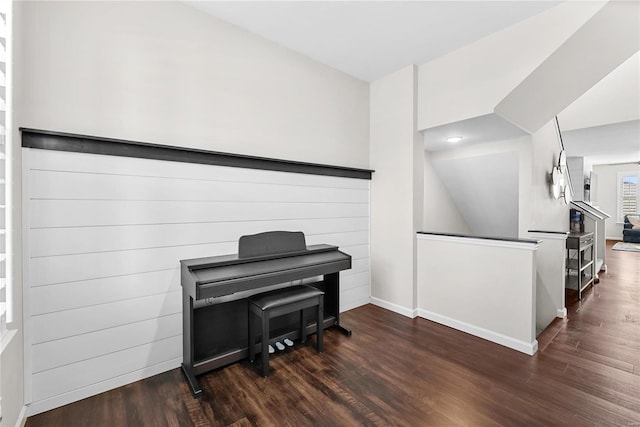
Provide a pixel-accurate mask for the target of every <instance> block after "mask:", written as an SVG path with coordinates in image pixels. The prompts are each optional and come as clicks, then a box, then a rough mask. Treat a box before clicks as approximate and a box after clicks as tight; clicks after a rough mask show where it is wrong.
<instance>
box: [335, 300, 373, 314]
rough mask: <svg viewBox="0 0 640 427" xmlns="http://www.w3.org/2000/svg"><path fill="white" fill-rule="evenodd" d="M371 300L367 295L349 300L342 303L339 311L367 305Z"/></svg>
mask: <svg viewBox="0 0 640 427" xmlns="http://www.w3.org/2000/svg"><path fill="white" fill-rule="evenodd" d="M370 302H371V300H370V298H369V297H366V298H361V299H359V300H355V301H351V302H350V303H348V304H345V305H343V306H342V307H341V308H340V313H344V312H345V311H349V310H353V309H354V308H358V307H362V306H363V305H367V304H369V303H370Z"/></svg>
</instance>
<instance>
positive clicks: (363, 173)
mask: <svg viewBox="0 0 640 427" xmlns="http://www.w3.org/2000/svg"><path fill="white" fill-rule="evenodd" d="M20 131H21V132H22V146H23V147H26V148H37V149H41V150H56V151H73V152H78V153H91V154H102V155H107V156H122V157H136V158H141V159H154V160H167V161H171V162H184V163H199V164H206V165H216V166H229V167H236V168H248V169H263V170H273V171H279V172H293V173H303V174H310V175H326V176H338V177H343V178H356V179H371V174H372V173H373V171H372V170H369V169H357V168H349V167H344V166H333V165H323V164H317V163H305V162H296V161H292V160H281V159H272V158H268V157H257V156H247V155H242V154H231V153H222V152H218V151H208V150H201V149H197V148H187V147H176V146H172V145H161V144H152V143H148V142H138V141H127V140H122V139H113V138H102V137H97V136H88V135H76V134H71V133H63V132H53V131H46V130H38V129H29V128H20Z"/></svg>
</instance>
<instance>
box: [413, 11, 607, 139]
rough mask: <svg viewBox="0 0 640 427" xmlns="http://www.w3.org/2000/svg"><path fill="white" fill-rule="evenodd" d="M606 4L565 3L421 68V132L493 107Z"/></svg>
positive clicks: (490, 111)
mask: <svg viewBox="0 0 640 427" xmlns="http://www.w3.org/2000/svg"><path fill="white" fill-rule="evenodd" d="M604 4H605V2H564V3H562V4H560V5H558V6H556V7H553V8H551V9H549V10H547V11H545V12H542V13H540V14H538V15H536V16H533V17H531V18H529V19H527V20H525V21H523V22H520V23H518V24H515V25H513V26H511V27H508V28H506V29H504V30H502V31H499V32H497V33H494V34H491V35H489V36H487V37H485V38H483V39H480V40H479V41H477V42H475V43H472V44H470V45H468V46H465V47H463V48H461V49H458V50H456V51H454V52H451V53H449V54H447V55H444V56H442V57H440V58H437V59H435V60H433V61H430V62H427V63H425V64H422V65H420V67H419V92H418V94H419V102H418V129H419V130H422V129H428V128H431V127H434V126H438V125H442V124H445V123H451V122H457V121H459V120H464V119H468V118H471V117H477V116H481V115H485V114H489V113H493V111H494V107H495V106H496V105H497V104H498V103H499V102H500V101H501V100H502V99H503V98H504V97H505V96H507V95H508V94H509V93H510V92H511V91H512V90H513V89H514V88H515V87H516V86H517V85H518V84H520V82H522V81H523V80H524V79H525V78H526V77H527V76H528V75H529V74H530V73H531V72H532V71H533V70H534V69H535V68H536V67H537V66H538V65H540V64H541V63H542V62H543V61H544V60H545V59H547V58H548V57H549V55H550V54H551V53H552V52H553V51H555V50H556V49H557V48H558V47H559V46H560V45H561V44H562V43H563V42H564V41H565V40H567V39H568V38H569V37H570V36H571V35H572V34H573V33H574V32H575V31H576V30H577V29H578V28H580V26H582V25H583V24H584V23H585V22H586V21H587V20H588V19H589V18H591V17H592V16H593V15H594V14H595V13H596V12H597V11H598V10H599V9H600V8H601V7H602V6H603V5H604Z"/></svg>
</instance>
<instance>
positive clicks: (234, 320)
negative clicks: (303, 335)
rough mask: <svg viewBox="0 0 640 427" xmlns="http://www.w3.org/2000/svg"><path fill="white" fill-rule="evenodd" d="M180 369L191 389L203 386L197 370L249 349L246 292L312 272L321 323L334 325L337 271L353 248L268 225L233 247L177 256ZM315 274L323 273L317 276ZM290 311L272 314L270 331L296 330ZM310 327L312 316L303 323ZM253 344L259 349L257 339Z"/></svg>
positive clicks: (293, 334) (280, 334)
mask: <svg viewBox="0 0 640 427" xmlns="http://www.w3.org/2000/svg"><path fill="white" fill-rule="evenodd" d="M180 264H181V282H182V319H183V321H182V330H183V363H182V369H183V371H184V373H185V376H186V378H187V380H188V382H189V385H190V387H191V391H192V392H193V394H194V395H195V396H199V395H200V394H201V393H202V389H201V388H200V385H199V384H198V381H197V379H196V376H197V375H200V374H203V373H205V372H208V371H210V370H212V369H216V368H219V367H222V366H224V365H228V364H230V363H233V362H236V361H239V360H242V359H244V358H246V357H247V356H248V342H247V341H248V332H247V319H248V313H247V298H248V297H249V296H251V295H253V294H256V293H258V292H262V291H265V290H269V289H272V288H277V287H284V286H290V285H291V284H292V283H293V284H297V283H298V282H299V281H301V280H303V279H309V278H316V277H317V278H318V280H316V281H313V282H312V283H308V282H307V281H305V283H306V284H308V285H310V286H315V287H317V288H319V289H321V290H322V291H324V292H325V298H324V328H329V327H336V328H338V329H340V330H341V331H342V332H343V333H345V334H347V335H351V331H350V330H348V329H345V328H344V327H342V326H341V325H340V299H339V295H340V289H339V282H340V275H339V272H340V271H342V270H347V269H350V268H351V256H350V255H348V254H345V253H344V252H341V251H339V250H338V247H337V246H330V245H311V246H307V245H306V242H305V237H304V234H303V233H302V232H289V231H270V232H266V233H260V234H255V235H250V236H242V237H241V238H240V240H239V242H238V253H237V254H233V255H223V256H215V257H207V258H195V259H187V260H181V261H180ZM320 277H321V278H320ZM297 322H299V316H297V315H296V314H295V313H292V315H289V316H282V317H279V318H276V319H273V321H272V322H271V334H270V335H271V337H272V338H273V337H276V338H278V339H279V340H284V339H285V338H289V339H291V340H294V339H297V338H299V333H300V332H299V326H298V323H297ZM307 328H308V332H309V333H313V331H315V324H312V325H308V327H307ZM254 345H256V351H257V352H258V351H259V349H258V346H259V343H254Z"/></svg>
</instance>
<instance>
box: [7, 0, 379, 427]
mask: <svg viewBox="0 0 640 427" xmlns="http://www.w3.org/2000/svg"><path fill="white" fill-rule="evenodd" d="M17 4H19V7H17V9H18V8H19V9H21V10H22V12H23V13H22V14H19V17H18V19H17V23H16V29H17V30H19V33H18V38H21V40H20V41H21V48H20V52H19V55H18V56H17V57H16V59H15V61H16V72H15V75H16V91H15V94H16V109H17V114H16V122H15V126H16V128H17V127H18V126H23V127H31V128H39V129H47V130H54V131H63V132H72V133H80V134H88V135H97V136H104V137H113V138H123V139H131V140H138V141H147V142H155V143H163V144H169V145H176V146H188V147H195V148H204V149H208V150H216V151H223V152H232V153H240V154H248V155H257V156H266V157H275V158H282V159H291V160H299V161H306V162H312V163H326V164H337V165H344V166H352V167H361V168H368V167H369V147H368V145H369V85H368V84H367V83H365V82H362V81H359V80H357V79H354V78H352V77H350V76H347V75H345V74H343V73H341V72H338V71H336V70H334V69H331V68H329V67H326V66H324V65H321V64H319V63H317V62H314V61H312V60H310V59H308V58H305V57H303V56H301V55H299V54H297V53H294V52H292V51H290V50H288V49H285V48H283V47H280V46H277V45H275V44H273V43H270V42H268V41H266V40H264V39H262V38H260V37H258V36H255V35H252V34H249V33H247V32H244V31H242V30H240V29H238V28H236V27H234V26H232V25H229V24H227V23H224V22H222V21H219V20H216V19H215V18H213V17H211V16H209V15H206V14H204V13H202V12H200V11H197V10H195V9H193V8H191V7H189V6H187V5H184V4H182V3H181V2H55V3H53V2H44V1H43V2H24V3H22V2H19V3H17ZM16 136H17V134H16ZM15 144H16V145H17V146H16V148H15V149H14V153H16V158H15V159H14V162H15V164H17V165H20V164H21V150H20V148H19V146H20V139H19V138H16V139H15ZM120 162H124V160H123V159H118V164H120ZM16 171H17V174H16V176H14V184H13V188H14V196H15V197H14V209H15V217H16V218H17V221H16V222H15V223H14V226H15V229H14V233H15V236H16V239H15V240H14V247H13V250H14V254H18V256H17V257H15V258H16V270H15V271H16V283H17V284H18V286H17V287H18V289H17V292H16V301H15V302H16V306H17V307H18V310H17V313H16V314H17V316H19V317H20V316H21V315H22V313H21V310H20V309H19V307H22V305H23V303H24V305H25V307H29V309H32V308H33V309H35V308H37V307H39V306H38V304H40V303H41V302H42V301H43V296H42V294H37V295H39V296H34V297H33V299H29V298H27V297H26V296H25V298H26V299H25V300H24V301H23V300H22V290H21V286H20V284H21V282H22V278H21V274H20V271H21V259H20V255H19V254H21V253H22V241H21V239H20V233H21V227H22V226H21V218H22V216H23V213H22V211H21V202H20V200H21V197H22V195H21V177H22V175H21V171H20V168H19V167H17V168H16ZM56 176H59V175H56ZM296 180H297V179H296ZM73 181H74V180H71V182H73ZM52 182H53V181H52ZM65 185H66V183H65ZM367 185H368V183H367ZM52 190H55V191H60V190H64V188H61V187H55V188H52ZM34 203H35V205H37V207H38V209H39V208H42V207H43V206H45V205H48V202H34ZM79 203H80V202H79ZM123 203H124V205H127V204H128V203H130V202H123ZM160 204H162V203H160ZM98 205H99V203H96V204H95V205H94V208H92V209H95V208H96V207H97V206H98ZM49 207H51V208H52V209H54V210H55V211H56V212H58V213H57V215H58V216H56V218H58V220H64V218H66V217H68V215H67V213H66V211H65V210H60V207H59V206H58V207H55V206H45V208H46V209H49ZM352 207H353V206H352ZM147 208H149V206H146V207H145V209H147ZM89 210H90V209H89ZM325 210H326V209H325ZM366 210H367V213H368V209H366ZM36 211H37V212H42V210H37V209H36ZM52 212H53V211H52ZM101 212H102V211H101ZM101 212H89V214H90V215H93V213H95V214H96V218H99V214H100V213H101ZM105 212H106V211H105ZM154 212H155V213H154ZM158 212H160V211H155V210H153V209H151V210H149V209H147V210H136V211H135V212H133V211H129V212H126V215H134V216H135V217H136V219H138V220H140V221H141V222H143V223H145V221H149V220H151V219H153V215H157V214H158ZM112 213H114V212H112ZM267 213H268V212H267ZM255 214H256V215H259V216H263V215H264V214H265V212H263V211H260V210H258V211H256V212H255ZM24 215H25V216H24V217H25V220H27V219H28V217H27V216H26V215H27V213H26V212H25V213H24ZM126 215H125V216H126ZM125 216H123V217H122V218H124V217H125ZM38 218H40V217H38ZM42 219H43V220H47V219H46V218H42ZM94 225H95V224H94ZM283 226H284V225H283ZM291 226H293V224H292V225H291ZM16 230H17V232H16ZM87 230H89V229H87ZM343 231H344V230H337V229H336V231H335V233H334V236H333V237H327V239H332V238H335V239H334V240H335V241H336V242H338V241H340V240H341V239H343V237H340V236H338V235H339V234H340V233H342V232H343ZM49 232H50V233H54V234H55V233H60V232H61V231H60V230H58V229H55V230H54V229H51V231H49ZM70 232H71V231H70ZM42 233H44V232H43V231H42V230H38V231H35V233H34V236H33V237H34V239H40V240H38V242H40V243H42V242H43V241H44V242H49V243H50V242H51V240H48V239H49V238H46V237H45V238H44V240H43V239H41V237H39V236H42ZM149 233H151V234H153V233H152V230H151V231H149ZM336 233H337V234H336ZM358 233H360V234H362V230H360V231H359V232H358ZM358 233H355V234H358ZM195 234H196V236H194V234H193V233H190V234H187V235H185V237H187V238H192V237H193V238H194V239H195V238H196V237H198V236H197V234H198V233H195ZM352 234H353V233H352ZM360 234H358V235H360ZM118 236H119V235H114V239H115V240H114V239H111V240H109V242H111V243H113V244H116V243H118V244H123V245H125V246H126V245H129V244H130V243H131V242H130V241H129V240H127V238H124V237H122V239H120V238H119V237H118ZM85 237H86V235H85ZM116 237H118V238H116ZM313 238H314V237H313V236H312V239H310V240H312V241H313ZM318 239H321V240H325V239H324V238H321V237H318ZM73 242H74V241H73V240H70V241H65V240H64V239H63V240H62V241H59V242H58V243H56V244H54V245H50V244H48V245H44V246H42V245H40V243H38V244H37V245H35V246H34V245H32V246H31V249H33V248H39V249H38V250H42V251H44V252H40V253H39V254H38V255H36V258H34V259H35V261H34V265H32V267H33V268H34V270H33V274H32V278H36V279H37V280H40V279H42V280H44V281H46V280H48V279H46V275H44V276H43V275H42V274H44V273H43V272H44V271H46V272H47V274H49V273H51V274H54V273H55V274H57V275H58V276H56V277H58V279H60V280H61V281H63V282H64V281H66V280H68V279H69V277H68V276H65V274H68V273H65V271H64V270H65V267H62V266H61V265H62V264H56V262H54V261H53V260H56V259H58V258H59V259H60V260H66V261H65V262H70V260H71V259H72V258H73V257H76V258H78V259H79V260H81V261H80V262H81V265H82V269H81V272H82V274H85V276H86V277H85V276H83V277H82V278H79V279H78V280H80V279H81V280H83V281H85V280H93V279H95V278H96V277H98V276H100V274H103V273H104V272H103V270H104V268H106V264H105V265H102V263H98V262H97V261H96V259H93V260H91V259H90V258H91V255H87V254H85V252H86V251H89V252H91V251H92V250H96V248H91V247H82V248H70V247H68V244H69V243H73ZM194 243H196V242H195V241H191V242H187V241H185V242H182V244H185V245H189V244H194ZM104 244H105V245H107V246H108V242H105V243H104ZM65 245H66V246H65ZM192 247H193V246H192ZM206 247H209V246H206V245H205V246H200V248H206ZM222 247H224V248H225V249H228V250H231V252H233V251H234V250H235V248H231V246H230V245H229V244H227V246H224V245H222V246H220V248H222ZM65 248H66V249H65ZM217 248H218V247H217ZM62 249H64V250H67V252H64V253H59V252H56V250H58V251H60V250H62ZM121 249H126V250H134V251H137V252H136V253H139V252H140V251H139V250H136V249H135V245H134V247H133V248H132V247H129V246H127V247H126V248H121ZM210 249H212V250H213V248H210ZM218 249H219V248H218ZM100 250H107V251H113V250H114V247H110V248H102V249H100ZM154 251H155V252H158V251H160V252H162V250H161V249H153V250H151V252H149V253H147V254H146V255H141V256H142V258H139V257H138V258H135V259H134V258H131V260H123V259H120V260H119V261H118V260H115V259H114V260H112V261H116V263H117V262H120V261H121V262H122V264H121V266H122V267H126V268H128V269H134V270H135V268H137V267H136V263H140V265H141V266H142V265H145V264H144V263H149V262H151V263H157V262H161V260H162V259H165V261H166V260H168V259H169V258H162V257H160V258H157V257H156V256H155V255H158V254H153V253H152V252H154ZM366 252H367V251H366V250H365V251H364V252H363V253H362V255H363V256H364V253H366ZM74 253H77V255H72V254H74ZM109 253H111V255H109V256H110V257H113V256H116V255H114V254H117V253H116V252H109ZM201 253H202V254H204V252H201ZM94 256H95V255H94ZM105 256H107V255H105ZM163 256H165V257H167V256H168V257H173V258H172V259H174V260H177V259H178V258H177V256H178V254H177V253H176V254H173V255H171V254H169V253H166V254H164V255H163ZM69 257H71V258H69ZM85 260H87V262H86V264H85V263H84V261H85ZM134 261H135V262H134ZM61 262H62V261H61ZM362 262H363V261H359V263H362ZM360 266H361V267H363V266H362V265H360ZM363 268H364V267H363ZM132 271H133V270H132ZM354 271H355V270H354ZM97 273H100V274H97ZM361 273H362V272H361ZM60 274H62V275H63V276H59V275H60ZM96 274H97V276H96ZM354 277H355V276H354ZM45 279H46V280H45ZM169 279H170V277H169V276H167V277H165V280H164V281H159V282H158V286H163V285H166V286H173V288H171V289H173V291H170V290H169V288H167V289H166V291H167V292H173V293H172V294H171V295H172V296H171V297H168V298H167V299H166V301H165V302H166V305H164V306H163V307H165V308H163V309H168V310H170V309H171V307H173V306H172V305H171V304H175V301H176V296H177V295H178V292H175V291H176V289H177V288H175V286H176V282H172V281H170V280H169ZM167 280H169V281H167ZM354 280H355V279H354ZM28 284H29V283H27V285H28ZM38 284H44V282H42V283H40V282H38ZM60 286H62V287H64V286H63V285H60ZM68 286H71V285H68ZM178 286H179V285H178ZM367 286H368V285H367ZM45 289H47V286H44V287H42V288H41V289H39V290H38V291H39V292H44V290H45ZM29 292H30V291H29ZM162 292H164V290H163V291H162ZM346 292H347V293H348V292H351V293H352V299H349V296H348V295H345V297H344V300H343V303H345V304H346V305H343V307H342V308H343V309H345V308H349V306H350V305H349V304H350V303H349V301H351V304H352V305H351V306H353V304H354V301H365V300H366V299H362V300H359V299H358V298H359V296H364V294H362V292H364V291H362V289H358V290H354V289H346ZM367 293H368V289H367ZM27 295H28V294H27ZM61 295H62V294H61ZM98 297H99V298H102V297H104V298H107V300H109V298H111V296H109V294H106V295H102V294H101V295H99V296H98ZM367 297H368V294H367ZM141 298H142V299H144V298H147V299H148V298H149V297H141ZM156 299H157V298H156ZM109 301H111V300H109ZM68 302H69V301H67V302H65V301H61V300H60V299H55V300H52V303H56V304H62V305H61V306H60V307H61V308H60V307H59V308H60V309H61V310H63V309H64V310H67V309H72V311H73V310H86V309H80V308H77V309H75V308H72V307H70V306H68ZM86 302H87V301H86V300H83V299H80V300H79V304H83V303H86ZM99 302H100V301H99ZM103 302H104V303H105V304H106V305H105V307H111V306H110V305H109V304H112V305H113V304H115V302H108V301H106V300H105V301H101V302H100V303H103ZM156 302H157V303H160V301H156ZM65 304H66V305H65ZM150 304H151V302H150ZM113 307H115V306H113ZM154 307H155V308H154ZM156 308H158V307H156V306H154V305H153V304H152V305H151V306H150V308H149V309H150V310H155V309H156ZM170 311H171V310H170ZM67 312H68V311H67ZM67 312H64V311H63V312H62V313H67ZM76 312H77V311H76ZM51 315H52V316H54V315H53V314H51ZM65 315H66V314H65ZM42 316H44V317H42ZM46 316H48V315H47V314H45V313H44V312H43V313H42V314H41V319H44V318H45V317H46ZM59 316H62V317H60V318H59V319H63V318H64V316H63V315H62V314H60V315H59ZM72 320H73V318H72ZM62 323H66V321H65V322H62ZM51 324H52V325H53V324H57V325H60V324H59V323H53V322H52V323H51ZM152 326H153V325H152ZM17 327H18V328H19V329H20V331H19V339H14V341H13V343H12V345H17V346H18V350H19V351H17V353H16V354H17V356H16V357H12V359H11V360H10V361H9V363H6V362H5V360H4V355H3V365H2V369H3V371H5V370H8V371H10V372H12V375H13V373H15V375H16V376H17V377H20V376H21V374H22V361H21V359H22V351H21V348H22V336H21V333H22V331H21V325H20V322H18V325H17ZM67 327H71V326H70V325H67ZM79 327H84V325H82V322H80V325H79ZM50 332H51V333H53V332H55V331H50ZM61 333H62V332H61ZM64 333H66V332H64ZM124 336H127V337H130V335H124ZM31 338H33V336H32V337H31ZM31 338H26V339H28V340H30V339H31ZM56 339H59V341H58V342H60V343H62V342H63V341H64V339H65V338H63V337H62V336H59V337H57V338H56ZM167 340H169V341H171V340H173V341H178V340H179V338H177V337H175V336H174V337H170V338H167ZM173 341H171V344H170V345H169V347H168V348H167V356H166V357H168V358H169V359H166V357H165V359H163V360H165V361H167V363H168V365H167V366H171V367H173V366H174V365H175V364H176V363H177V361H178V359H177V357H178V356H179V354H178V353H176V348H175V347H174V345H175V342H173ZM167 342H168V341H167ZM32 344H33V341H29V343H28V346H29V347H30V346H31V345H32ZM153 351H154V353H153V354H154V355H155V356H157V355H158V354H159V353H158V352H159V351H161V350H160V349H155V350H153ZM7 354H13V353H7ZM39 354H43V353H42V351H41V352H40V353H39ZM155 356H154V357H155ZM116 357H118V356H116ZM136 357H138V359H135V360H133V361H132V362H131V363H134V364H135V363H138V361H139V360H140V359H139V358H140V357H144V352H143V353H139V354H138V356H136ZM40 359H41V358H40ZM40 359H38V360H40ZM56 360H57V359H56ZM95 360H99V359H95ZM54 362H55V363H60V361H59V360H57V361H53V362H52V363H54ZM76 362H78V361H73V363H76ZM26 363H27V364H30V363H31V358H30V356H29V355H27V357H26ZM38 363H40V362H38ZM78 363H79V362H78ZM149 363H151V362H149ZM162 363H164V362H162ZM70 366H75V365H70ZM78 366H80V365H78ZM83 366H84V365H83ZM104 366H106V367H107V368H105V369H106V371H109V370H112V369H115V368H114V367H113V366H111V365H110V364H109V363H106V364H105V365H104ZM176 366H177V365H176ZM49 368H51V371H43V372H54V373H56V374H55V375H58V376H57V377H56V376H55V375H54V376H51V377H50V378H49V379H46V380H43V379H42V378H45V377H46V376H47V375H49V374H45V373H43V374H40V375H39V377H38V378H40V379H37V380H35V384H36V387H33V388H32V387H31V385H30V384H31V383H30V382H31V380H32V378H31V377H30V376H28V383H29V384H27V387H28V388H29V390H28V391H27V394H28V395H33V396H34V397H35V398H36V399H40V403H41V404H40V405H39V406H38V408H39V409H38V408H36V407H35V406H33V407H32V409H31V411H35V410H43V409H48V408H50V407H53V406H52V405H55V404H61V403H66V402H69V401H71V400H74V399H76V398H80V397H84V396H86V395H87V390H88V389H87V387H89V388H91V386H87V383H86V380H87V376H86V375H82V376H80V377H78V378H76V377H74V376H73V375H68V376H65V375H64V374H63V372H64V368H55V367H53V366H50V367H48V368H47V369H49ZM28 369H31V367H28ZM145 369H146V368H145ZM106 371H100V372H97V371H96V372H93V373H92V374H91V375H94V376H96V378H94V380H98V381H99V380H100V378H102V377H101V375H103V374H105V372H106ZM149 372H150V371H149V370H146V371H144V369H143V371H138V374H135V375H133V376H130V377H127V378H128V380H134V379H137V378H138V377H139V376H140V375H147V374H149ZM3 373H4V372H3ZM113 374H114V373H113V372H111V371H109V372H106V375H107V377H108V376H109V375H113ZM74 375H75V374H74ZM87 375H88V374H87ZM60 376H62V377H64V378H63V380H61V381H60V383H59V384H55V385H52V384H53V383H54V382H56V381H57V378H59V377H60ZM2 378H3V407H4V408H5V411H7V412H6V413H7V416H9V415H13V412H9V409H8V406H9V405H10V402H13V403H15V405H11V406H14V408H15V409H17V411H20V409H21V406H22V392H21V387H22V383H21V382H20V383H19V384H9V387H11V397H7V398H6V399H7V400H6V401H5V399H4V397H5V396H7V393H8V392H6V391H5V384H6V380H8V379H9V378H13V377H12V376H9V375H3V376H2ZM122 378H124V377H122ZM78 381H80V382H82V384H80V383H79V382H78ZM83 381H85V382H83ZM121 383H122V382H119V380H118V381H115V382H108V383H102V384H103V385H102V386H96V387H95V388H91V390H93V391H96V392H97V391H101V390H103V389H105V387H111V386H115V385H117V384H121ZM42 384H46V386H45V385H42ZM75 386H78V387H80V388H79V389H78V390H79V391H78V392H70V394H64V393H65V391H64V390H67V391H68V389H69V387H75ZM51 387H53V388H51ZM65 387H66V389H65ZM101 387H102V388H101ZM93 391H89V393H91V392H93ZM29 393H31V394H29ZM59 393H63V394H62V395H59ZM52 396H58V397H52ZM60 396H61V397H60ZM47 399H48V400H47ZM14 400H15V401H14ZM7 419H9V418H7Z"/></svg>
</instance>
